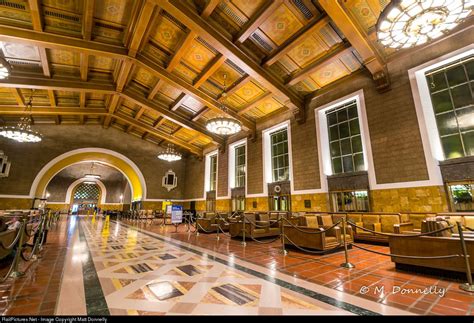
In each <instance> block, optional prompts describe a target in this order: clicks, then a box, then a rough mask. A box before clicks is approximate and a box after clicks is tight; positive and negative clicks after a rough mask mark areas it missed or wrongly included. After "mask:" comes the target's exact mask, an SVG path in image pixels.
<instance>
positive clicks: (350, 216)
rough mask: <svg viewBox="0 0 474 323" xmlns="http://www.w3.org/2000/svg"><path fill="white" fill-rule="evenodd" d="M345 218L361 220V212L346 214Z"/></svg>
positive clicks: (354, 220)
mask: <svg viewBox="0 0 474 323" xmlns="http://www.w3.org/2000/svg"><path fill="white" fill-rule="evenodd" d="M347 219H348V221H351V222H354V223H357V222H362V214H348V215H347Z"/></svg>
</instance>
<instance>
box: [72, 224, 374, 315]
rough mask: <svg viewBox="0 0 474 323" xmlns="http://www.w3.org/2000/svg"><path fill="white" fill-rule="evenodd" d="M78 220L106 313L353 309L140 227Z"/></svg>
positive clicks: (327, 311) (324, 311)
mask: <svg viewBox="0 0 474 323" xmlns="http://www.w3.org/2000/svg"><path fill="white" fill-rule="evenodd" d="M80 224H81V226H82V229H83V232H84V235H85V236H86V238H87V241H88V247H89V251H90V254H91V256H92V260H93V262H94V265H95V268H96V270H97V276H98V278H99V280H100V285H101V288H102V290H103V293H104V295H105V300H106V302H107V306H108V308H109V311H110V314H112V315H115V314H116V315H163V314H164V315H167V314H175V315H179V314H190V315H193V314H196V315H206V314H207V315H209V314H211V315H212V314H214V315H215V314H229V315H233V314H242V315H246V314H248V315H257V314H264V315H281V314H324V315H331V314H353V313H351V312H350V311H347V310H343V309H341V308H338V307H337V306H332V305H329V304H327V303H324V302H321V301H320V300H318V299H314V298H312V297H308V296H305V295H300V294H299V293H297V292H294V291H291V290H288V289H286V288H284V287H282V286H279V285H277V284H275V283H272V282H271V281H268V280H265V279H262V278H260V277H258V276H255V275H252V274H249V273H247V272H244V271H241V270H239V269H237V268H236V267H235V266H232V265H227V264H225V263H223V262H222V261H221V262H219V261H215V258H214V256H212V255H210V254H207V253H200V252H197V251H195V252H192V251H191V250H190V249H187V248H183V247H180V246H178V245H176V244H173V243H169V242H166V241H163V239H158V237H156V238H155V237H153V236H151V235H150V234H148V233H146V232H139V231H136V230H135V229H132V228H128V227H127V226H124V225H119V224H116V223H114V222H112V223H110V225H109V226H106V227H103V226H102V225H101V222H100V221H98V222H96V223H95V224H93V223H91V222H90V221H88V220H84V219H82V220H81V221H80ZM374 314H375V313H374Z"/></svg>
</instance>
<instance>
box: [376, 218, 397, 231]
mask: <svg viewBox="0 0 474 323" xmlns="http://www.w3.org/2000/svg"><path fill="white" fill-rule="evenodd" d="M380 223H381V224H382V232H387V233H394V232H395V231H394V228H393V225H394V224H399V223H400V217H399V216H398V215H396V214H381V215H380Z"/></svg>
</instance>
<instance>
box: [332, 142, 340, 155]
mask: <svg viewBox="0 0 474 323" xmlns="http://www.w3.org/2000/svg"><path fill="white" fill-rule="evenodd" d="M340 155H341V148H340V147H339V141H335V142H332V143H331V157H337V156H340Z"/></svg>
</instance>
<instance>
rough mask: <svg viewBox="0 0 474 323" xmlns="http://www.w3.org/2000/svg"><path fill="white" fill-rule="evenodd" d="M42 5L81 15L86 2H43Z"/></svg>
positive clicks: (69, 0) (64, 0)
mask: <svg viewBox="0 0 474 323" xmlns="http://www.w3.org/2000/svg"><path fill="white" fill-rule="evenodd" d="M42 5H43V7H51V8H56V9H61V10H64V11H69V12H72V13H76V14H80V13H82V9H83V8H84V0H43V1H42Z"/></svg>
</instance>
